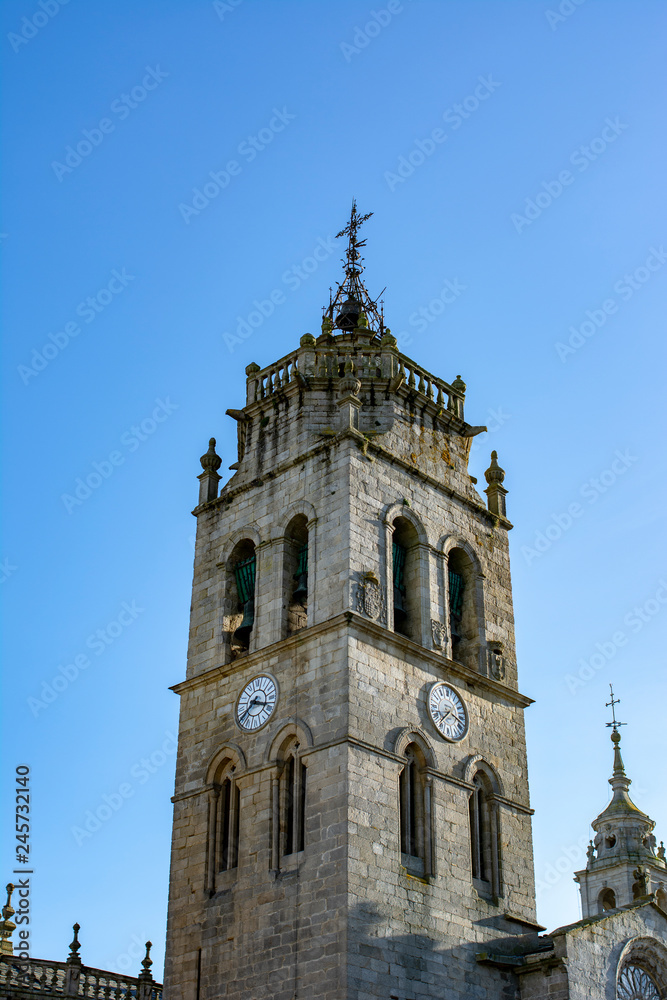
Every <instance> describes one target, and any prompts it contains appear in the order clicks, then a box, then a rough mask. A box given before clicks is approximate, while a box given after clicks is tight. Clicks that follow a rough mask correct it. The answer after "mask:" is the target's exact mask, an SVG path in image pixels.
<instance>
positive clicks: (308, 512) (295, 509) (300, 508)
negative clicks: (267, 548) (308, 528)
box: [276, 500, 317, 535]
mask: <svg viewBox="0 0 667 1000" xmlns="http://www.w3.org/2000/svg"><path fill="white" fill-rule="evenodd" d="M298 514H303V515H304V517H305V518H306V521H307V522H308V524H309V525H310V524H311V523H312V522H313V521H317V512H316V510H315V508H314V507H313V505H312V503H310V502H309V501H308V500H295V501H294V503H292V504H290V505H289V507H288V508H287V510H285V511H283V512H282V514H281V517H280V520H279V521H277V522H276V528H277V530H278V534H281V535H284V534H285V530H286V528H287V525H288V524H289V523H290V521H291V520H292V518H293V517H296V516H297V515H298Z"/></svg>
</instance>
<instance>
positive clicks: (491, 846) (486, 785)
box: [468, 771, 500, 896]
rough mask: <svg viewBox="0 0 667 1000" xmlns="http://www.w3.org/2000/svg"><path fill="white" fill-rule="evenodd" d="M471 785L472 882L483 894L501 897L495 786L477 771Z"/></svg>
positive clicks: (469, 807)
mask: <svg viewBox="0 0 667 1000" xmlns="http://www.w3.org/2000/svg"><path fill="white" fill-rule="evenodd" d="M472 784H473V790H472V792H471V794H470V798H469V800H468V811H469V820H470V859H471V870H472V877H473V882H474V884H475V886H476V888H477V889H478V890H480V891H481V892H482V894H484V895H487V896H489V895H490V896H498V895H500V854H499V842H500V840H499V831H498V815H497V809H496V804H495V802H494V798H493V786H492V785H491V782H490V780H489V778H488V776H487V775H486V774H484V772H483V771H477V773H476V774H475V775H474V777H473V779H472Z"/></svg>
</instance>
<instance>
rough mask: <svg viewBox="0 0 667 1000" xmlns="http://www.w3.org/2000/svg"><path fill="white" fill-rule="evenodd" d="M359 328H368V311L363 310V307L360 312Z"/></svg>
mask: <svg viewBox="0 0 667 1000" xmlns="http://www.w3.org/2000/svg"><path fill="white" fill-rule="evenodd" d="M357 328H358V329H359V330H366V329H368V319H367V318H366V313H365V312H364V311H363V309H362V310H361V312H360V313H359V319H358V320H357Z"/></svg>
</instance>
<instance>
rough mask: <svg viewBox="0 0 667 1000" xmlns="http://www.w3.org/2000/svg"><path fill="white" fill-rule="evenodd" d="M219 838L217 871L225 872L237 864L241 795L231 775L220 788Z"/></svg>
mask: <svg viewBox="0 0 667 1000" xmlns="http://www.w3.org/2000/svg"><path fill="white" fill-rule="evenodd" d="M219 800H220V821H219V830H220V836H219V840H218V871H221V872H226V871H228V870H229V869H230V868H236V867H237V866H238V863H239V820H240V813H241V809H240V805H241V794H240V792H239V788H238V785H237V784H236V782H235V781H234V779H233V776H232V775H231V774H228V775H227V776H226V777H225V779H224V780H223V782H222V785H221V787H220V796H219Z"/></svg>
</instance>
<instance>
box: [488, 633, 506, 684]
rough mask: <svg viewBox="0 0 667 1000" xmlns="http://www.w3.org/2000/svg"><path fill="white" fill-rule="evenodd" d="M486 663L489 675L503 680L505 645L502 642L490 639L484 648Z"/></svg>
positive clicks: (504, 672) (497, 679)
mask: <svg viewBox="0 0 667 1000" xmlns="http://www.w3.org/2000/svg"><path fill="white" fill-rule="evenodd" d="M486 665H487V671H488V675H489V677H493V679H494V680H496V681H504V680H505V675H506V673H507V663H506V661H505V647H504V645H503V643H502V642H496V641H492V642H490V643H489V646H488V648H487V650H486Z"/></svg>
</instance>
